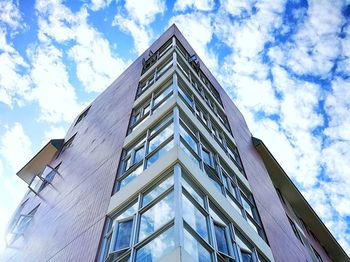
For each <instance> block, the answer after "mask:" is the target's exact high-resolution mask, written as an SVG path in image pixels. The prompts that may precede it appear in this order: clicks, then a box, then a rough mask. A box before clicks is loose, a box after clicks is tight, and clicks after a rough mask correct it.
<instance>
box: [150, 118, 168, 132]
mask: <svg viewBox="0 0 350 262" xmlns="http://www.w3.org/2000/svg"><path fill="white" fill-rule="evenodd" d="M172 118H173V115H169V116H167V117H165V118H164V120H162V122H161V123H159V124H158V125H157V126H156V127H154V128H151V130H150V131H151V132H150V135H151V136H152V135H153V134H154V133H156V132H157V131H158V130H160V129H162V127H163V126H166V125H167V124H168V123H169V122H170V121H171V120H172Z"/></svg>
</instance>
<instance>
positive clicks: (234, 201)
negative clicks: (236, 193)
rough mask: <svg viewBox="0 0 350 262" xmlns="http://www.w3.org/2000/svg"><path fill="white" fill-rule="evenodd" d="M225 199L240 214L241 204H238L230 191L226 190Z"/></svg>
mask: <svg viewBox="0 0 350 262" xmlns="http://www.w3.org/2000/svg"><path fill="white" fill-rule="evenodd" d="M227 199H228V201H229V202H230V204H231V205H232V206H233V207H234V208H235V209H236V210H237V211H238V212H239V213H240V214H242V210H241V206H240V205H239V204H238V202H237V200H236V199H235V198H234V197H233V196H232V194H231V193H229V192H227Z"/></svg>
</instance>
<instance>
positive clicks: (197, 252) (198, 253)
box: [184, 229, 211, 262]
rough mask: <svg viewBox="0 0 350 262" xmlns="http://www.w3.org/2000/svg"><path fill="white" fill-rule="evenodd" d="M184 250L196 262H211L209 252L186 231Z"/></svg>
mask: <svg viewBox="0 0 350 262" xmlns="http://www.w3.org/2000/svg"><path fill="white" fill-rule="evenodd" d="M184 248H185V250H186V251H187V252H188V253H189V254H190V255H191V256H192V258H193V261H195V262H209V261H211V258H210V253H209V251H208V250H207V249H206V248H204V247H203V246H202V245H201V243H199V242H198V241H197V240H196V239H195V238H194V237H193V236H192V235H191V234H190V233H189V232H188V231H187V230H186V229H185V230H184Z"/></svg>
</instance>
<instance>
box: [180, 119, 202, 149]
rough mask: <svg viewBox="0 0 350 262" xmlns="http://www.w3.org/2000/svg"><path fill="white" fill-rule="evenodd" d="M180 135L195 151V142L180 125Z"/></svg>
mask: <svg viewBox="0 0 350 262" xmlns="http://www.w3.org/2000/svg"><path fill="white" fill-rule="evenodd" d="M180 135H181V136H182V138H183V139H184V140H185V141H186V142H187V144H188V145H189V146H190V147H191V148H192V149H193V151H194V152H196V153H197V152H198V151H197V142H196V140H195V139H194V138H193V137H192V135H190V134H189V133H188V132H187V131H186V130H185V129H184V128H183V127H182V125H180Z"/></svg>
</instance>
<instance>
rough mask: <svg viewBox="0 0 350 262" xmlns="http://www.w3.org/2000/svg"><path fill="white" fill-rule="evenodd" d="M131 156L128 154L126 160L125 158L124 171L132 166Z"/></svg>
mask: <svg viewBox="0 0 350 262" xmlns="http://www.w3.org/2000/svg"><path fill="white" fill-rule="evenodd" d="M130 160H131V158H130V156H128V157H127V158H126V159H125V160H124V171H126V170H128V169H129V167H130Z"/></svg>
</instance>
